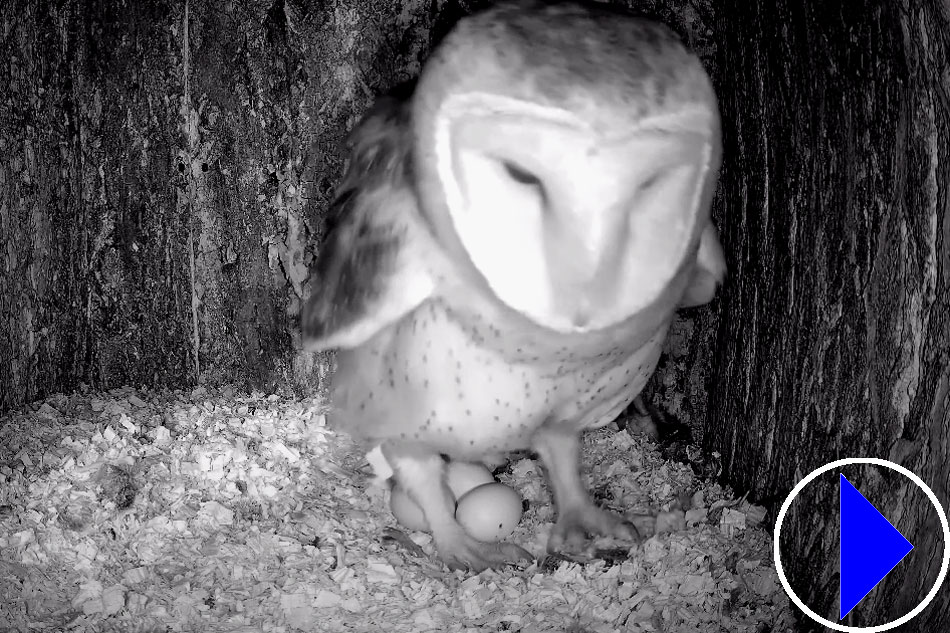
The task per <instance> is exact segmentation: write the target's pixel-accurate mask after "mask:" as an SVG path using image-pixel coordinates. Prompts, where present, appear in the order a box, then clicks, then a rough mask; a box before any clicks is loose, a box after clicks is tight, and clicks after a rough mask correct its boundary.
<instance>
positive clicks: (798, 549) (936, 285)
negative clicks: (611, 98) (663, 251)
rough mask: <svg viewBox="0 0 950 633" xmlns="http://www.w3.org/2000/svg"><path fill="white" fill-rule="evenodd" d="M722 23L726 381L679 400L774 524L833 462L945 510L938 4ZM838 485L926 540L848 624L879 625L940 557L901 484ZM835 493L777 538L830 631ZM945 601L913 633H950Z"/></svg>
mask: <svg viewBox="0 0 950 633" xmlns="http://www.w3.org/2000/svg"><path fill="white" fill-rule="evenodd" d="M721 12H722V13H721V15H723V16H726V15H728V16H734V17H732V18H729V19H735V24H734V25H731V26H727V25H724V24H722V22H720V23H719V26H718V29H717V31H718V32H720V33H722V34H723V36H724V37H723V40H722V41H721V43H720V49H719V52H720V54H719V55H718V59H717V65H718V67H719V68H720V69H721V71H722V72H720V73H719V75H718V77H717V83H718V87H719V93H720V97H721V99H722V108H723V114H724V125H725V130H724V134H725V149H724V154H725V167H724V171H723V178H722V181H721V187H720V193H721V194H722V197H721V199H720V201H719V202H720V206H719V208H718V211H719V213H720V214H721V216H720V217H722V222H721V225H722V226H723V227H724V242H725V244H726V252H727V257H728V260H729V264H730V269H731V279H730V283H729V284H727V286H726V288H725V290H724V292H723V294H722V296H721V299H720V303H719V307H720V308H721V318H720V320H719V323H718V326H717V334H716V338H715V340H714V341H713V342H712V343H711V346H712V350H715V352H714V353H713V354H711V356H712V357H713V358H715V359H716V362H717V363H718V366H717V367H715V368H714V370H713V371H711V372H709V374H708V376H709V380H708V381H707V383H706V385H705V386H702V387H699V388H694V386H693V385H689V384H686V385H685V386H684V390H685V391H687V392H688V393H690V396H691V397H692V398H694V399H695V400H696V401H698V402H700V403H702V404H701V406H700V407H699V410H701V411H705V412H706V418H705V445H706V447H707V448H709V449H712V450H717V451H720V452H721V453H722V457H723V464H724V468H725V472H724V477H725V479H726V480H728V481H730V482H732V483H734V484H735V485H736V487H737V488H738V489H739V490H741V491H747V492H750V493H751V495H752V497H753V498H757V499H764V500H765V501H767V502H771V508H772V510H773V516H774V511H777V510H778V506H779V504H780V503H781V501H783V500H784V497H785V495H786V494H787V493H788V492H789V491H790V490H791V488H792V487H793V486H794V485H795V484H796V483H797V482H798V481H799V480H800V479H801V478H802V477H804V476H805V475H807V474H808V473H809V472H811V471H812V470H814V469H815V468H817V467H819V466H822V465H824V464H825V463H827V462H830V461H834V460H836V459H839V458H842V457H882V458H885V459H890V460H892V461H895V462H898V463H900V464H902V465H904V466H906V467H907V468H909V469H911V470H912V471H914V472H916V473H917V474H918V475H920V476H921V477H922V478H923V479H924V481H926V482H927V483H928V485H930V486H931V487H932V488H933V489H934V491H935V492H936V494H937V495H938V497H939V498H940V500H941V502H942V503H943V505H944V507H946V505H947V502H948V501H950V485H948V484H950V482H948V477H950V469H948V464H950V442H948V439H947V438H948V437H950V413H948V404H950V402H948V387H950V356H948V354H950V143H948V142H947V139H950V98H948V95H950V64H948V61H947V60H948V59H950V11H948V5H947V4H946V3H945V2H943V1H942V0H933V1H932V0H897V1H893V2H887V3H881V2H871V1H867V2H857V3H847V6H845V5H844V4H841V3H821V2H801V1H800V0H778V1H773V0H769V1H767V2H766V1H764V0H763V1H761V2H751V3H749V2H747V1H746V0H741V1H740V0H734V1H729V2H725V3H724V4H723V6H722V7H721ZM738 16H742V17H741V19H737V18H738ZM724 19H726V18H724ZM707 394H708V398H707ZM848 472H849V473H850V476H849V479H850V480H851V481H852V483H855V484H856V485H857V486H858V487H859V489H860V490H861V491H862V492H863V493H864V494H865V495H867V496H869V498H870V499H872V501H874V502H875V503H877V504H878V507H879V508H880V509H881V511H882V512H883V513H884V514H885V516H887V517H888V519H889V520H891V521H892V522H893V523H894V524H895V525H897V526H899V529H900V530H901V531H902V532H903V533H904V535H905V536H907V538H908V539H909V540H910V541H911V542H912V543H914V545H915V550H914V551H913V552H912V553H911V555H910V556H909V557H908V558H907V559H906V560H905V561H904V562H902V563H901V568H900V571H899V573H895V574H893V575H892V576H891V577H889V578H888V579H886V580H885V582H884V583H882V585H880V586H879V588H878V589H876V590H875V591H874V592H873V593H872V595H871V596H870V597H869V598H868V599H867V604H868V605H870V606H868V607H867V608H865V607H862V608H861V609H858V610H856V612H855V613H854V615H853V616H849V620H847V621H846V622H844V623H845V624H851V625H856V626H861V625H866V624H879V623H881V622H885V621H890V620H893V619H895V618H897V617H899V616H900V615H903V614H904V613H906V612H908V611H909V610H910V609H911V608H912V607H913V606H915V605H916V603H917V601H918V599H919V598H920V597H922V596H923V595H924V594H926V592H927V591H928V590H929V588H930V587H931V586H932V584H933V582H934V580H935V578H936V575H937V570H938V567H939V563H940V558H941V556H942V551H943V550H942V548H943V547H946V546H947V544H946V543H943V539H942V537H941V536H940V530H939V525H938V523H937V521H936V512H935V510H934V508H933V506H932V505H931V504H930V502H929V501H928V500H927V499H926V498H925V497H924V496H923V494H921V493H920V491H919V490H918V489H917V488H916V487H915V486H914V485H913V484H911V483H910V482H909V481H908V480H906V479H904V478H903V477H902V476H900V475H897V474H896V473H895V474H891V473H889V472H888V471H885V472H883V473H882V472H881V471H880V470H879V469H874V468H860V467H859V468H854V469H850V470H849V471H848ZM834 477H835V475H834V474H832V475H831V476H830V477H829V478H828V479H826V480H822V481H820V482H819V484H818V485H816V486H814V487H813V488H812V489H811V490H810V491H809V494H808V497H807V498H805V499H804V500H803V501H802V502H796V504H795V505H793V506H792V508H793V510H792V512H791V514H790V515H789V517H788V519H787V522H786V528H785V530H784V532H783V539H782V540H783V548H785V546H787V549H785V551H787V552H790V556H789V558H788V559H787V560H786V562H785V564H786V571H788V572H789V574H790V577H791V578H790V580H791V581H792V584H793V586H796V587H797V593H799V595H800V596H802V597H803V598H807V599H806V600H805V602H806V604H808V605H810V606H811V607H812V608H813V609H814V610H816V611H817V612H818V613H820V614H823V615H826V617H829V619H831V620H833V621H836V620H837V589H838V586H837V583H838V577H837V571H836V570H837V538H836V535H837V521H838V516H837V512H836V509H837V481H836V480H835V479H834ZM947 598H948V594H947V592H946V590H944V591H943V592H942V594H941V598H940V599H938V601H937V603H936V604H935V605H933V606H932V607H931V608H930V609H929V610H928V611H927V612H926V614H925V616H924V617H922V618H921V619H919V620H917V621H915V622H914V624H913V625H910V628H908V629H907V630H921V631H924V630H943V629H945V628H946V626H947V623H948V622H950V600H948V599H947ZM822 630H824V629H822Z"/></svg>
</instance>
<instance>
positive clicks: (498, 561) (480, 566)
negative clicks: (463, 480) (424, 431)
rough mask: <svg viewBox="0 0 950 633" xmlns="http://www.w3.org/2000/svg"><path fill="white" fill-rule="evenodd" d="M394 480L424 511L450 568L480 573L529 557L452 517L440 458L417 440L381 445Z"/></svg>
mask: <svg viewBox="0 0 950 633" xmlns="http://www.w3.org/2000/svg"><path fill="white" fill-rule="evenodd" d="M382 451H383V455H384V456H385V457H386V460H387V461H388V462H389V464H390V465H391V466H392V469H393V472H394V474H395V477H396V481H397V483H399V485H400V486H402V488H403V489H404V490H405V491H406V492H407V493H408V494H409V497H410V498H411V499H412V500H413V501H415V502H416V503H417V504H418V505H419V507H420V508H421V509H422V512H423V514H425V517H426V522H427V523H428V524H429V529H430V530H431V532H432V539H433V540H434V541H435V547H436V549H437V550H438V552H439V558H441V559H442V561H443V562H444V563H445V564H446V565H448V567H449V568H450V569H465V568H469V569H471V570H472V571H475V572H480V571H482V570H485V569H488V568H489V567H500V566H502V565H506V564H513V563H517V562H518V561H519V560H527V561H530V560H532V558H533V557H532V556H531V554H529V553H528V552H527V551H526V550H524V549H522V548H521V547H519V546H517V545H515V544H514V543H483V542H481V541H477V540H475V539H474V538H472V537H471V536H469V535H468V533H467V532H466V531H465V528H463V527H462V526H461V525H460V524H459V522H458V521H456V520H455V499H454V497H453V496H452V492H451V491H450V490H449V487H448V485H447V484H446V482H445V472H444V471H445V469H444V464H443V462H442V457H441V456H440V455H439V454H438V453H436V452H434V451H431V450H429V449H427V448H425V447H424V446H420V445H419V444H416V443H410V442H399V441H395V440H391V441H387V442H384V443H383V444H382Z"/></svg>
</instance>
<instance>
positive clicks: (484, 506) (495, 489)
mask: <svg viewBox="0 0 950 633" xmlns="http://www.w3.org/2000/svg"><path fill="white" fill-rule="evenodd" d="M455 518H456V520H458V522H459V523H460V524H461V525H462V527H463V528H465V531H466V532H468V534H469V536H471V537H473V538H475V539H478V540H479V541H484V542H486V543H494V542H497V541H501V540H503V539H504V538H506V537H508V536H509V535H511V533H512V532H514V531H515V528H516V527H518V523H519V522H520V521H521V496H520V495H518V493H517V492H515V491H514V490H512V489H511V488H509V487H508V486H506V485H504V484H500V483H497V482H494V483H487V484H482V485H481V486H478V487H477V488H475V489H473V490H470V491H469V492H468V493H467V494H465V495H463V496H462V498H461V499H459V502H458V507H456V509H455Z"/></svg>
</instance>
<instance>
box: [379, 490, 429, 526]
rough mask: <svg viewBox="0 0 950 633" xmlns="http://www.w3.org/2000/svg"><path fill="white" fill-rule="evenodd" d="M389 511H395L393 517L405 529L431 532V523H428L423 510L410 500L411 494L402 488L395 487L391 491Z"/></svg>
mask: <svg viewBox="0 0 950 633" xmlns="http://www.w3.org/2000/svg"><path fill="white" fill-rule="evenodd" d="M389 509H390V510H392V511H393V516H394V517H396V520H397V521H399V524H400V525H402V526H403V527H405V528H407V529H410V530H418V531H420V532H428V531H429V523H428V522H427V521H426V516H425V514H423V512H422V508H420V507H419V505H418V504H417V503H416V502H415V501H413V500H412V499H411V498H409V493H407V492H406V491H405V490H404V489H403V488H402V487H401V486H393V488H392V490H391V491H390V493H389Z"/></svg>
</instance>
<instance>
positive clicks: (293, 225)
mask: <svg viewBox="0 0 950 633" xmlns="http://www.w3.org/2000/svg"><path fill="white" fill-rule="evenodd" d="M310 4H311V5H312V6H306V5H305V4H301V3H291V2H283V1H280V0H278V1H277V2H223V1H215V0H208V1H205V0H192V1H190V2H185V1H169V2H146V3H137V2H123V1H116V0H107V1H104V2H98V1H97V2H93V1H91V0H90V1H87V2H84V1H81V0H72V1H66V2H59V3H51V2H50V3H47V2H31V1H25V0H11V1H10V2H6V3H3V4H2V6H0V24H2V26H3V32H4V34H5V35H4V37H3V38H2V39H0V47H2V48H0V50H2V53H3V54H2V55H0V57H2V61H0V85H9V90H4V96H3V97H2V98H0V152H2V154H3V157H2V160H0V236H2V237H0V244H2V247H3V250H4V256H3V261H4V266H2V267H0V285H2V287H3V288H4V291H3V292H2V293H0V358H3V359H6V360H8V361H9V362H0V410H2V409H5V408H7V407H10V406H12V405H15V404H17V403H21V402H24V401H29V400H32V399H34V398H37V397H41V396H43V395H45V394H48V393H50V392H55V391H70V390H72V389H73V388H75V387H76V386H77V385H78V384H79V383H80V382H85V383H91V384H93V385H96V386H99V387H109V386H118V385H122V384H136V385H141V384H146V385H153V386H160V385H173V386H176V385H182V384H185V385H187V384H194V383H195V382H197V381H199V380H202V381H203V380H208V381H217V380H231V381H237V382H241V383H249V384H254V385H258V386H261V385H267V384H269V383H271V384H273V383H276V382H278V381H281V380H282V379H284V378H289V377H291V375H292V374H293V369H294V368H291V367H289V365H288V361H289V360H290V359H292V358H293V354H292V350H293V338H294V318H295V316H296V312H297V309H298V305H299V301H300V297H301V293H302V292H303V284H304V281H305V280H306V277H307V266H308V264H309V261H310V259H311V257H312V256H313V247H314V242H315V237H316V236H317V235H318V234H319V232H320V230H321V226H320V222H321V220H320V218H321V213H322V209H323V208H324V207H325V206H326V203H327V200H328V198H329V196H330V195H331V192H332V188H333V186H334V184H335V181H336V179H337V177H338V175H339V173H340V169H341V165H342V161H343V145H344V143H343V141H344V138H345V134H346V132H347V130H348V129H349V127H350V126H351V125H352V123H353V121H354V118H355V117H356V116H357V115H358V114H359V113H360V112H361V111H362V110H363V109H365V108H366V107H367V105H368V104H369V103H370V102H371V100H372V97H373V94H374V93H375V92H377V91H379V90H382V89H385V88H387V87H388V86H389V85H390V84H391V83H393V82H394V81H397V80H399V79H405V78H406V77H408V76H409V75H412V74H415V73H416V72H417V71H418V69H419V66H420V63H421V61H423V60H424V58H425V55H426V52H427V46H428V41H429V40H428V36H429V30H430V28H431V25H432V24H433V22H434V14H433V6H432V3H430V2H423V1H418V0H409V1H406V2H402V3H398V4H397V3H374V2H349V3H336V4H335V6H334V5H331V4H330V3H322V2H313V3H310ZM295 369H298V370H300V371H301V372H302V373H303V372H305V370H307V367H306V363H304V364H303V366H300V367H297V368H295Z"/></svg>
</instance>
